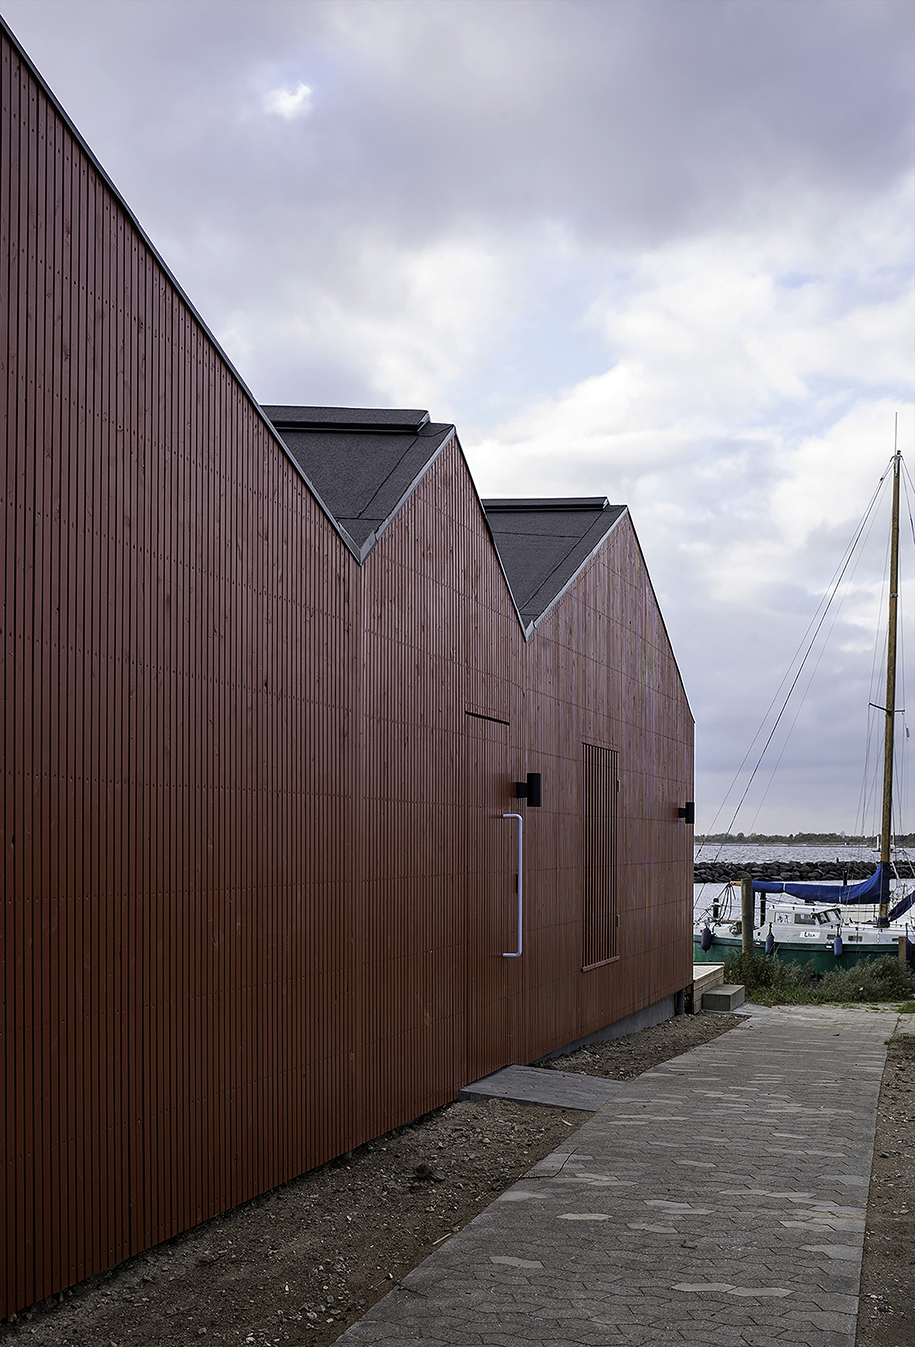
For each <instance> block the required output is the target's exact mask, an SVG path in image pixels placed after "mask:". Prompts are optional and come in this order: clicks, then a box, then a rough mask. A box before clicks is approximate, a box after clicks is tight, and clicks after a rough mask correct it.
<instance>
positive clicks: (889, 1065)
mask: <svg viewBox="0 0 915 1347" xmlns="http://www.w3.org/2000/svg"><path fill="white" fill-rule="evenodd" d="M906 1020H908V1022H909V1025H910V1026H911V1028H915V1025H912V1022H911V1017H909V1016H906ZM906 1020H903V1021H902V1024H903V1025H905V1023H906ZM911 1028H910V1030H909V1032H906V1031H905V1029H903V1032H902V1033H901V1034H897V1035H896V1037H895V1038H893V1039H892V1040H891V1041H890V1046H889V1050H888V1053H887V1059H886V1067H885V1069H884V1072H883V1082H882V1084H881V1087H880V1102H879V1104H878V1106H877V1133H876V1140H875V1144H874V1165H873V1169H872V1170H871V1185H870V1193H869V1195H868V1200H867V1223H866V1233H865V1236H864V1263H863V1265H862V1268H861V1293H860V1306H859V1310H858V1336H857V1338H856V1340H855V1342H856V1347H913V1344H915V1034H913V1033H912V1032H911Z"/></svg>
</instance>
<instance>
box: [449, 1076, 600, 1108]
mask: <svg viewBox="0 0 915 1347" xmlns="http://www.w3.org/2000/svg"><path fill="white" fill-rule="evenodd" d="M623 1085H624V1082H623V1081H621V1080H602V1079H601V1078H600V1077H599V1076H582V1075H579V1074H578V1073H577V1072H572V1071H550V1070H544V1068H543V1067H535V1066H505V1067H503V1068H502V1070H501V1071H494V1072H493V1074H492V1075H491V1076H484V1077H483V1079H482V1080H477V1081H474V1083H473V1084H472V1085H465V1086H464V1088H463V1089H462V1090H461V1092H460V1094H459V1095H458V1098H459V1099H511V1100H513V1101H514V1102H515V1103H518V1104H551V1105H552V1106H553V1107H554V1108H579V1109H582V1110H584V1111H585V1112H587V1113H594V1112H595V1111H596V1110H597V1109H599V1108H602V1107H603V1105H604V1104H606V1102H607V1100H608V1099H612V1098H613V1096H614V1095H615V1094H617V1093H618V1092H619V1091H620V1090H621V1089H622V1088H623Z"/></svg>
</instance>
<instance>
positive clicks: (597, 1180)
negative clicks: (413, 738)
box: [339, 1006, 897, 1347]
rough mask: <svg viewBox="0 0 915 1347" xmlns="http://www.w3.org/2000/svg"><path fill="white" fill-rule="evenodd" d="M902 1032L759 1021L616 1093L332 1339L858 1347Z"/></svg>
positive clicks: (792, 1018)
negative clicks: (888, 1086) (879, 1150)
mask: <svg viewBox="0 0 915 1347" xmlns="http://www.w3.org/2000/svg"><path fill="white" fill-rule="evenodd" d="M748 1009H750V1008H749V1007H748ZM896 1018H897V1017H896V1015H895V1013H894V1012H891V1011H871V1010H865V1009H847V1010H846V1009H839V1008H835V1007H826V1006H823V1007H820V1006H817V1007H809V1006H803V1007H779V1008H778V1009H776V1010H771V1011H767V1010H764V1009H762V1008H760V1007H755V1006H754V1007H752V1013H751V1014H749V1015H748V1016H747V1017H746V1020H745V1022H744V1023H743V1024H742V1025H741V1026H740V1027H739V1028H737V1029H734V1030H733V1031H731V1032H730V1033H728V1034H724V1035H722V1036H721V1037H719V1038H716V1039H714V1040H713V1041H712V1042H711V1043H706V1044H704V1045H703V1046H701V1047H699V1048H696V1049H694V1050H692V1051H691V1052H688V1053H685V1054H684V1055H683V1056H681V1057H676V1058H674V1059H673V1060H671V1061H668V1062H665V1063H663V1065H662V1066H660V1067H658V1068H656V1069H655V1070H653V1071H650V1072H646V1073H644V1074H643V1075H642V1076H639V1077H638V1078H637V1079H636V1080H631V1081H625V1082H618V1084H621V1085H622V1088H621V1089H620V1090H618V1091H617V1092H616V1094H615V1095H614V1096H613V1097H612V1098H611V1099H610V1100H609V1102H607V1103H606V1104H604V1105H603V1107H601V1108H600V1110H599V1111H598V1112H596V1113H595V1114H594V1115H593V1116H592V1117H591V1118H589V1119H587V1120H586V1121H585V1122H584V1123H583V1124H582V1126H581V1127H580V1128H579V1129H578V1130H577V1131H576V1132H574V1133H572V1135H571V1136H570V1137H569V1138H568V1139H567V1140H566V1141H565V1142H564V1143H563V1144H562V1145H561V1146H559V1147H558V1148H557V1149H556V1150H555V1151H554V1152H553V1153H552V1154H551V1155H549V1156H547V1157H546V1158H545V1159H544V1160H542V1161H540V1162H539V1163H538V1164H537V1165H535V1166H534V1167H533V1169H532V1170H531V1171H530V1172H529V1173H528V1174H526V1175H525V1176H524V1178H523V1179H521V1180H520V1181H519V1182H518V1183H516V1184H515V1185H514V1187H512V1188H510V1189H509V1190H508V1191H507V1192H505V1193H503V1194H502V1196H501V1197H500V1198H498V1199H497V1200H496V1201H495V1202H493V1203H492V1205H491V1206H490V1207H488V1208H487V1209H486V1211H484V1212H482V1213H481V1214H480V1215H479V1216H478V1217H477V1218H476V1219H475V1220H474V1221H471V1222H470V1224H469V1225H467V1226H466V1227H465V1228H464V1229H463V1230H462V1231H461V1232H460V1233H458V1234H456V1235H454V1236H453V1237H452V1238H451V1239H450V1240H448V1242H447V1243H445V1244H443V1245H441V1246H440V1247H439V1248H438V1249H437V1250H436V1251H435V1252H434V1253H433V1254H431V1255H430V1257H429V1258H427V1259H426V1260H425V1262H423V1263H421V1264H420V1265H419V1267H417V1268H415V1269H414V1270H413V1272H411V1273H409V1274H408V1275H407V1276H406V1277H405V1278H404V1279H403V1281H402V1283H400V1285H399V1286H397V1287H395V1288H394V1290H392V1291H391V1292H390V1294H389V1295H387V1296H386V1297H385V1298H384V1299H383V1300H381V1301H379V1302H378V1304H377V1305H375V1306H374V1307H373V1308H372V1309H371V1310H370V1311H369V1313H368V1314H366V1315H365V1317H364V1318H363V1319H361V1320H360V1321H359V1322H358V1323H356V1324H353V1325H352V1326H351V1327H350V1328H349V1329H348V1330H347V1331H346V1332H345V1333H344V1334H343V1335H342V1337H341V1338H340V1339H339V1341H340V1342H343V1343H347V1344H350V1347H352V1344H355V1343H384V1344H386V1345H387V1347H413V1344H418V1343H423V1344H430V1345H431V1347H450V1344H458V1345H459V1347H468V1345H469V1344H475V1345H478V1347H502V1345H503V1344H504V1345H505V1347H517V1344H537V1345H538V1347H543V1345H544V1344H547V1345H548V1347H565V1344H575V1345H576V1347H578V1345H579V1344H580V1345H581V1347H586V1345H588V1344H595V1347H604V1345H606V1344H619V1347H662V1344H663V1345H664V1347H666V1344H668V1343H677V1344H679V1343H684V1344H693V1347H773V1345H775V1344H777V1345H778V1347H782V1345H784V1347H854V1340H855V1326H856V1317H857V1309H858V1284H859V1279H860V1271H861V1254H862V1249H863V1239H864V1218H865V1214H866V1205H867V1193H868V1184H869V1180H870V1169H871V1160H872V1156H873V1141H874V1126H875V1120H876V1106H877V1096H878V1093H879V1089H880V1079H881V1074H882V1070H883V1065H884V1062H885V1057H886V1040H887V1039H888V1038H889V1037H890V1035H891V1034H892V1032H893V1030H894V1028H895V1024H896ZM516 1069H517V1068H516ZM542 1074H544V1075H550V1076H555V1075H556V1074H557V1073H555V1072H543V1073H542ZM560 1074H567V1075H571V1073H560Z"/></svg>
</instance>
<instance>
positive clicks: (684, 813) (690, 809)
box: [677, 800, 696, 823]
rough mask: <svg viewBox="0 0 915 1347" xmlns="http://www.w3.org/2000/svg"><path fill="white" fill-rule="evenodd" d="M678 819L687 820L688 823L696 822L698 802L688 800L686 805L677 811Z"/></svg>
mask: <svg viewBox="0 0 915 1347" xmlns="http://www.w3.org/2000/svg"><path fill="white" fill-rule="evenodd" d="M677 818H682V819H685V820H686V822H687V823H695V822H696V802H695V800H687V801H686V804H684V805H681V806H680V808H679V809H678V810H677Z"/></svg>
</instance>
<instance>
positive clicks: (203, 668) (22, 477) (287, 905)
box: [0, 31, 692, 1315]
mask: <svg viewBox="0 0 915 1347" xmlns="http://www.w3.org/2000/svg"><path fill="white" fill-rule="evenodd" d="M0 57H2V60H0V100H2V128H0V220H2V224H0V228H2V230H3V234H2V239H0V243H2V253H0V266H2V268H3V271H2V274H0V378H2V380H3V385H4V386H3V396H4V398H5V401H6V403H7V406H8V408H9V414H8V417H7V422H6V431H5V433H6V444H5V460H4V473H3V477H2V490H3V500H2V503H0V508H2V510H3V520H4V527H3V535H2V540H0V547H2V552H0V555H2V566H3V572H2V577H0V583H2V586H3V605H4V620H3V630H2V648H0V649H2V662H0V680H2V682H0V697H2V700H0V716H2V722H0V723H2V733H3V745H2V754H3V756H2V781H3V798H2V814H0V828H2V844H3V899H4V903H3V917H2V921H3V925H2V928H0V938H2V941H3V950H2V974H3V978H4V989H3V990H4V995H3V1007H4V1017H5V1018H4V1022H3V1025H2V1032H3V1045H2V1051H3V1070H4V1081H5V1092H4V1095H3V1099H2V1101H0V1109H2V1110H3V1115H2V1116H3V1123H4V1127H5V1132H6V1136H7V1139H8V1141H7V1151H6V1154H5V1157H4V1163H5V1167H6V1169H5V1182H4V1187H3V1193H4V1198H3V1202H4V1217H5V1229H6V1231H7V1232H8V1240H7V1243H6V1247H5V1254H4V1258H5V1266H4V1270H3V1289H2V1295H0V1315H3V1314H7V1313H9V1312H11V1311H12V1310H14V1309H18V1308H20V1307H21V1306H23V1305H27V1304H29V1303H31V1302H32V1301H34V1300H37V1299H40V1298H42V1297H43V1296H45V1295H47V1294H49V1293H50V1292H52V1291H55V1290H58V1289H60V1288H61V1287H64V1286H66V1285H69V1284H71V1283H72V1282H74V1281H76V1280H78V1279H80V1278H82V1277H84V1276H86V1275H88V1274H90V1273H92V1272H95V1271H98V1270H99V1269H101V1268H104V1267H106V1266H108V1265H110V1264H111V1263H113V1262H116V1261H118V1260H119V1259H122V1258H124V1257H126V1256H128V1255H129V1254H132V1253H134V1252H137V1251H138V1250H140V1249H143V1248H145V1247H148V1246H149V1245H151V1244H154V1243H156V1242H157V1241H159V1240H162V1239H164V1238H166V1237H168V1236H170V1235H173V1234H175V1233H177V1232H178V1231H180V1230H182V1229H185V1228H187V1227H189V1226H191V1225H193V1224H195V1223H197V1222H199V1221H201V1220H204V1219H206V1218H207V1217H209V1216H211V1215H213V1214H214V1213H216V1212H218V1211H221V1210H224V1209H225V1208H227V1207H229V1206H232V1205H234V1204H236V1203H238V1202H240V1201H243V1200H245V1199H247V1198H249V1197H251V1196H253V1195H255V1194H256V1193H258V1192H261V1191H264V1190H265V1189H267V1188H269V1187H271V1186H273V1185H275V1184H277V1183H280V1182H283V1181H284V1180H286V1179H288V1178H290V1177H293V1176H294V1175H295V1174H298V1173H301V1172H302V1171H303V1170H305V1169H307V1168H309V1167H311V1166H313V1165H316V1164H319V1163H321V1162H322V1161H324V1160H327V1159H329V1158H332V1157H333V1156H334V1155H337V1154H339V1153H341V1152H342V1151H344V1150H346V1149H349V1148H351V1147H352V1146H354V1145H357V1144H359V1142H361V1141H363V1140H365V1139H366V1138H368V1137H370V1136H372V1135H377V1134H378V1133H379V1132H381V1131H384V1130H386V1129H387V1128H389V1127H392V1126H394V1125H397V1124H399V1123H402V1122H404V1121H407V1120H409V1119H410V1118H412V1117H415V1116H417V1115H418V1114H420V1113H422V1112H424V1111H426V1110H427V1109H430V1108H433V1107H435V1106H437V1105H439V1104H443V1103H445V1102H447V1101H449V1100H450V1099H453V1098H454V1097H455V1095H456V1092H457V1090H458V1088H459V1087H460V1086H461V1085H463V1084H465V1083H466V1082H467V1081H468V1080H472V1079H475V1078H477V1077H478V1076H481V1075H483V1074H485V1073H486V1072H487V1071H490V1070H492V1069H493V1068H494V1067H497V1066H499V1065H502V1064H504V1063H505V1062H507V1061H518V1062H526V1061H531V1060H533V1059H534V1058H536V1057H538V1056H541V1055H543V1054H545V1053H546V1052H549V1051H551V1050H552V1049H554V1048H556V1047H559V1046H561V1045H562V1044H563V1043H566V1042H569V1041H572V1040H574V1039H576V1038H578V1037H581V1036H583V1035H585V1034H588V1033H590V1032H593V1031H594V1030H596V1029H599V1028H601V1027H603V1026H604V1025H606V1024H608V1023H612V1022H613V1021H614V1020H616V1019H619V1018H621V1017H623V1016H625V1015H628V1014H630V1013H632V1012H633V1011H635V1010H638V1009H640V1008H642V1007H644V1006H647V1005H649V1004H652V1003H653V1002H655V1001H657V1000H659V999H660V998H661V997H663V996H667V995H670V994H671V993H673V992H675V991H678V990H679V989H680V988H681V987H683V986H684V985H685V984H686V982H688V980H689V976H690V963H691V946H690V939H689V935H690V918H691V903H690V889H689V884H690V878H691V846H690V841H691V835H690V834H689V832H688V830H687V829H686V828H685V826H684V825H683V824H682V823H679V824H678V822H677V819H676V809H677V806H678V805H679V804H680V803H682V802H683V800H685V799H686V798H688V797H690V795H691V789H690V787H691V781H692V721H691V718H690V714H689V709H688V706H687V704H686V701H685V698H684V695H683V690H682V687H681V685H680V681H679V676H678V673H677V669H676V665H675V663H674V660H673V656H672V653H671V651H670V647H669V644H668V642H667V638H666V634H665V632H664V629H663V624H662V622H661V619H660V615H659V613H658V610H657V606H656V604H655V602H654V598H653V595H652V592H651V587H650V583H649V581H648V577H647V574H646V571H645V567H644V563H643V561H642V558H641V553H640V551H639V548H638V543H637V541H636V538H635V534H634V532H633V530H632V527H631V525H630V523H629V521H628V517H625V516H624V517H623V519H622V520H621V521H620V523H619V524H618V526H617V527H616V528H615V529H614V530H613V532H612V533H611V534H610V536H609V537H608V538H607V540H606V542H605V544H604V546H603V547H602V548H601V549H600V551H599V552H598V553H597V554H596V555H595V556H594V557H593V558H592V560H591V562H590V563H589V564H588V566H587V567H586V568H585V569H584V571H583V572H582V573H581V575H580V576H579V577H578V578H577V580H576V582H575V584H574V585H573V586H572V587H571V589H570V590H569V592H568V593H567V594H566V595H564V597H563V599H562V600H561V602H560V603H558V604H557V605H556V607H555V608H554V609H553V610H552V612H551V613H549V614H548V615H547V617H546V618H545V619H544V621H543V622H542V623H541V625H540V627H539V628H538V630H537V632H536V634H535V635H534V637H533V639H531V640H530V641H528V642H525V640H524V636H523V633H522V631H521V629H520V627H519V624H518V620H517V616H516V613H515V610H514V607H513V604H512V601H511V597H510V595H509V593H508V590H507V588H506V585H505V580H504V577H503V575H502V572H501V569H500V567H499V565H498V561H497V558H496V555H495V552H494V550H493V546H492V542H491V539H490V536H489V533H488V530H487V527H486V523H485V520H484V518H483V515H482V513H481V511H480V508H479V503H478V501H477V498H476V494H475V492H474V489H473V485H472V482H471V479H470V476H469V473H468V471H467V468H466V464H465V462H464V460H463V456H462V455H461V452H460V449H459V447H458V445H457V442H456V441H453V442H452V443H451V445H450V446H448V447H447V448H446V449H445V450H444V451H443V453H442V454H441V456H440V457H439V459H438V460H437V461H436V463H435V464H434V465H433V467H432V468H431V469H430V470H429V472H428V473H427V475H426V476H425V478H424V479H423V480H422V482H421V483H420V484H419V486H418V487H417V488H416V490H415V491H414V493H413V495H412V496H411V497H410V499H409V501H408V502H407V503H406V505H405V507H404V508H403V510H402V511H401V513H400V515H399V516H398V518H397V519H396V520H395V521H394V523H393V525H392V526H391V527H390V528H389V529H388V531H387V532H386V533H385V534H384V535H383V537H382V538H381V540H380V541H379V543H378V545H377V547H376V548H375V550H374V552H373V553H372V554H371V556H370V557H369V558H368V561H367V562H366V564H365V566H364V567H361V568H360V567H359V566H358V565H357V563H356V561H355V559H354V558H353V556H352V555H351V554H350V552H349V551H347V549H346V548H345V547H344V546H343V544H342V542H341V540H340V537H339V535H338V534H337V533H336V531H335V530H334V528H333V527H332V525H331V524H330V523H329V521H328V520H327V519H326V517H325V516H324V515H323V513H322V512H321V510H320V509H319V507H318V506H317V505H316V502H315V500H314V497H313V496H312V495H311V493H310V492H309V490H308V487H307V485H306V484H305V483H304V482H303V481H302V479H301V477H300V476H299V475H298V474H297V473H296V471H295V470H294V469H293V467H292V466H291V464H290V463H289V461H288V459H287V458H286V457H285V456H284V455H283V454H282V452H281V451H280V449H279V447H278V445H277V444H276V442H275V440H274V439H273V437H272V435H271V433H270V431H269V429H268V428H267V426H266V425H265V423H264V422H263V420H262V419H261V417H260V416H259V414H258V412H257V410H256V409H255V408H254V407H253V406H252V404H251V402H250V398H249V395H248V394H247V392H246V391H245V390H244V389H243V388H242V387H241V385H240V384H239V382H238V380H237V378H236V376H235V375H234V373H233V371H232V370H231V368H230V367H229V366H228V364H227V362H226V361H225V358H224V357H223V355H222V353H221V352H220V351H219V349H218V347H216V345H215V343H214V342H213V341H212V339H211V338H210V337H209V335H208V334H207V333H206V331H205V330H204V328H203V327H202V325H201V324H200V322H199V320H198V319H197V317H196V315H195V314H194V313H193V312H192V310H191V309H190V307H189V305H188V304H187V302H186V301H185V300H184V298H183V297H182V295H181V294H180V292H179V291H178V290H177V288H176V287H175V286H174V284H173V282H172V281H171V279H170V277H169V276H168V274H167V272H166V271H165V270H164V268H163V267H162V265H161V263H160V261H159V259H158V258H157V257H156V255H155V254H154V252H153V251H152V249H151V248H150V247H149V245H148V244H147V242H146V240H145V239H144V238H143V236H142V234H141V233H140V232H139V230H138V229H137V227H136V226H135V224H134V222H133V221H132V220H131V218H130V216H129V215H128V213H127V212H126V211H125V209H124V208H123V207H122V205H121V203H120V202H119V200H118V198H117V197H116V195H115V194H114V193H113V191H112V190H111V189H110V187H109V186H108V184H107V183H106V182H105V180H104V178H103V176H101V175H100V173H99V171H98V170H97V168H96V166H95V164H94V162H93V161H92V159H91V158H90V157H89V155H88V154H87V153H86V152H85V150H84V149H83V147H82V146H81V145H80V143H79V141H78V139H77V138H76V137H75V136H74V135H73V133H72V131H71V129H70V128H69V126H68V124H67V123H66V121H65V119H64V118H63V117H62V116H61V115H60V113H59V112H58V110H57V109H56V107H55V105H54V104H53V102H52V101H51V100H50V99H49V98H48V97H47V95H46V94H45V92H44V91H43V89H42V87H41V85H40V83H39V82H38V81H37V80H36V79H35V77H34V75H33V73H32V72H31V71H30V69H29V68H28V65H27V64H26V63H25V61H24V60H22V59H21V58H20V54H19V53H18V51H17V49H16V47H15V45H14V44H13V43H12V42H11V41H10V39H9V37H8V36H7V34H6V32H5V31H2V32H0ZM468 713H471V714H468ZM481 717H488V718H487V719H483V718H481ZM582 744H589V745H594V746H595V749H596V750H599V751H604V750H609V749H612V750H614V751H616V750H618V751H619V755H620V757H619V779H620V783H621V789H620V793H619V797H618V806H617V807H618V809H619V827H618V844H617V861H616V873H617V877H618V889H617V896H616V902H617V911H618V914H619V918H620V925H619V930H618V936H617V939H618V950H617V953H618V954H619V958H618V959H616V960H615V961H614V962H613V963H610V964H604V965H601V966H599V967H595V968H592V969H589V970H588V971H585V972H582V967H581V966H582V947H583V946H582V940H583V935H582V930H583V921H584V920H585V908H584V904H585V902H586V894H585V889H584V886H583V878H582V864H581V858H582V847H583V838H582V818H581V792H582V759H581V754H582V749H581V746H582ZM527 771H540V772H541V773H542V774H543V783H544V802H543V808H542V809H540V810H527V809H526V807H525V806H523V805H521V804H519V802H517V801H515V800H514V798H513V782H514V781H515V780H516V779H519V778H520V777H523V775H524V774H525V773H526V772H527ZM508 812H521V813H524V815H525V874H524V884H525V910H526V920H525V953H524V956H523V958H522V959H520V960H510V959H504V958H503V957H502V953H503V951H504V950H510V949H513V948H514V916H515V901H516V891H515V883H516V875H515V869H516V867H515V836H514V824H513V823H511V822H509V821H506V820H504V819H503V817H502V815H503V814H504V813H508Z"/></svg>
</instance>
